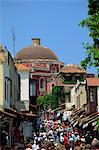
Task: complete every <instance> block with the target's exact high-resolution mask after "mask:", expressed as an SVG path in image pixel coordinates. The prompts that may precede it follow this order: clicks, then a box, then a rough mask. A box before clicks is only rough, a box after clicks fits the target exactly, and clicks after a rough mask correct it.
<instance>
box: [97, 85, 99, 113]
mask: <svg viewBox="0 0 99 150" xmlns="http://www.w3.org/2000/svg"><path fill="white" fill-rule="evenodd" d="M97 111H98V112H99V87H97Z"/></svg>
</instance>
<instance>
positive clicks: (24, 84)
mask: <svg viewBox="0 0 99 150" xmlns="http://www.w3.org/2000/svg"><path fill="white" fill-rule="evenodd" d="M19 74H20V84H21V85H20V86H21V87H20V89H21V96H20V98H21V101H22V100H29V72H27V71H24V72H22V71H20V72H19Z"/></svg>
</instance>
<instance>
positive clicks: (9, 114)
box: [0, 110, 16, 118]
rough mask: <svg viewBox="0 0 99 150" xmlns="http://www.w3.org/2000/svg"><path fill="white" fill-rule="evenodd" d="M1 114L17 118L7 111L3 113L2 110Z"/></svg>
mask: <svg viewBox="0 0 99 150" xmlns="http://www.w3.org/2000/svg"><path fill="white" fill-rule="evenodd" d="M0 112H1V113H2V114H3V115H4V116H8V117H13V118H16V115H14V114H12V113H9V112H6V111H1V110H0Z"/></svg>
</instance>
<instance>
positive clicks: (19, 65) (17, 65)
mask: <svg viewBox="0 0 99 150" xmlns="http://www.w3.org/2000/svg"><path fill="white" fill-rule="evenodd" d="M15 66H16V68H17V69H18V70H24V71H28V70H30V68H28V67H26V66H25V65H24V64H15Z"/></svg>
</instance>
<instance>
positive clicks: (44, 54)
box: [15, 38, 58, 60]
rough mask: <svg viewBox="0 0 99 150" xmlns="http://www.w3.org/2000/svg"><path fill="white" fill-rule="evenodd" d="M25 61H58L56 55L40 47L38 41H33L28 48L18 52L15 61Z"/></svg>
mask: <svg viewBox="0 0 99 150" xmlns="http://www.w3.org/2000/svg"><path fill="white" fill-rule="evenodd" d="M20 59H21V60H26V59H51V60H58V58H57V57H56V55H55V54H54V53H53V52H52V51H51V50H50V49H49V48H47V47H45V46H41V45H40V39H38V38H36V39H33V44H32V45H31V46H29V47H26V48H23V49H22V50H20V51H19V52H18V53H17V54H16V56H15V60H20Z"/></svg>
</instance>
